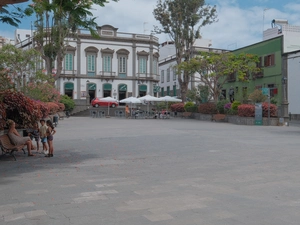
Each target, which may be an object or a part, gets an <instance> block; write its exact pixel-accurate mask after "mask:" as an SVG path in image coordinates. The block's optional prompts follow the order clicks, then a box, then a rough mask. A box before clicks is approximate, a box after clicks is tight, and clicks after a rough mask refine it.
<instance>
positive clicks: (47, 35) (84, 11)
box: [32, 0, 118, 80]
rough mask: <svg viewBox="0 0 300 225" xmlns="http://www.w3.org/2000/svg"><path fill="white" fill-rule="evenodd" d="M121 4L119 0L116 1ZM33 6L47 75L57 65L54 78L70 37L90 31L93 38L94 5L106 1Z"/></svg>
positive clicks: (56, 0) (43, 0)
mask: <svg viewBox="0 0 300 225" xmlns="http://www.w3.org/2000/svg"><path fill="white" fill-rule="evenodd" d="M113 1H118V0H113ZM33 2H34V5H33V6H32V7H33V9H34V11H35V12H36V15H37V21H36V23H35V25H36V27H37V33H36V35H35V42H36V44H37V49H38V50H39V51H40V53H41V54H42V58H43V60H44V61H45V64H46V70H47V73H48V74H52V69H53V65H54V63H55V62H56V64H57V70H56V74H54V79H55V80H57V79H58V78H59V77H60V74H61V71H62V62H63V59H64V56H65V51H66V46H67V45H68V38H74V37H75V38H76V32H77V31H78V29H80V28H81V29H87V30H89V31H90V33H91V34H92V35H93V36H98V35H97V32H96V27H97V23H96V22H95V19H96V17H93V14H92V13H91V11H92V6H93V4H95V5H99V6H104V4H105V3H107V1H106V0H80V1H78V0H52V1H50V0H33Z"/></svg>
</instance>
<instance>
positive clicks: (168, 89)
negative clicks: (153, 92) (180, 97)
mask: <svg viewBox="0 0 300 225" xmlns="http://www.w3.org/2000/svg"><path fill="white" fill-rule="evenodd" d="M167 95H169V96H170V87H169V86H168V87H167Z"/></svg>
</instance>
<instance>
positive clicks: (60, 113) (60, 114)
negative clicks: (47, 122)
mask: <svg viewBox="0 0 300 225" xmlns="http://www.w3.org/2000/svg"><path fill="white" fill-rule="evenodd" d="M57 115H58V116H59V119H60V120H63V119H64V118H65V117H66V114H65V112H63V111H62V112H57Z"/></svg>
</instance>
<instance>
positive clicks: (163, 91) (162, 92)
mask: <svg viewBox="0 0 300 225" xmlns="http://www.w3.org/2000/svg"><path fill="white" fill-rule="evenodd" d="M160 95H161V97H164V96H165V90H164V88H163V87H162V88H161V93H160Z"/></svg>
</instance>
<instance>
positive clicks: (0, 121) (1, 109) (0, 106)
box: [0, 102, 6, 130]
mask: <svg viewBox="0 0 300 225" xmlns="http://www.w3.org/2000/svg"><path fill="white" fill-rule="evenodd" d="M5 118H6V111H5V106H4V103H3V102H0V130H2V129H3V128H4V127H5Z"/></svg>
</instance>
